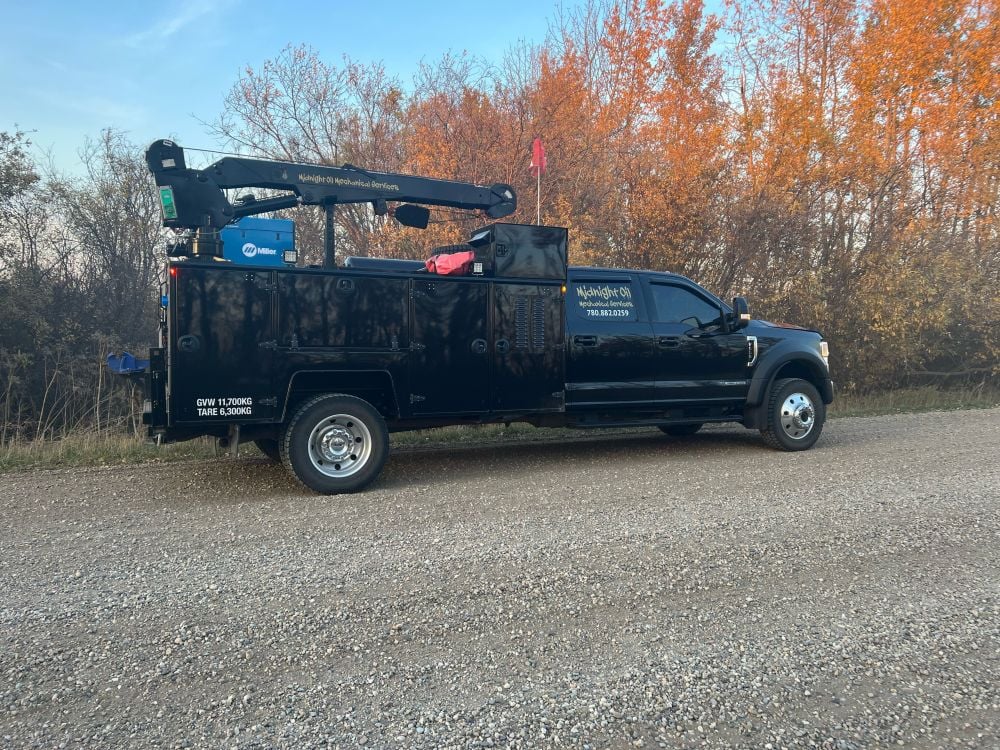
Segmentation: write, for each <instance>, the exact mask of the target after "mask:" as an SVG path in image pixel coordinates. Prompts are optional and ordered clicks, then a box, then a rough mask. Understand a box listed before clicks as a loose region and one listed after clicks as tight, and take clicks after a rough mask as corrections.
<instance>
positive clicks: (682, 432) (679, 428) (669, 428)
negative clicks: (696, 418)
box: [659, 424, 703, 437]
mask: <svg viewBox="0 0 1000 750" xmlns="http://www.w3.org/2000/svg"><path fill="white" fill-rule="evenodd" d="M659 427H660V429H661V430H663V432H665V433H666V434H668V435H670V436H671V437H690V436H691V435H694V434H695V433H696V432H697V431H698V430H700V429H701V428H702V427H703V425H701V424H661V425H660V426H659Z"/></svg>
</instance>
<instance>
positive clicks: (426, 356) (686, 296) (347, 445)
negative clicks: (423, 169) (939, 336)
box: [144, 141, 833, 493]
mask: <svg viewBox="0 0 1000 750" xmlns="http://www.w3.org/2000/svg"><path fill="white" fill-rule="evenodd" d="M147 161H148V162H149V164H150V168H151V170H152V171H153V174H154V176H155V177H156V179H157V184H158V185H160V187H161V201H162V202H163V204H164V206H163V208H164V221H165V224H167V225H168V226H170V222H178V223H179V225H180V226H181V227H183V228H185V229H186V230H187V232H188V234H185V235H184V238H183V239H182V240H181V242H180V249H179V250H175V252H173V255H174V256H175V257H172V258H171V259H170V260H169V262H168V274H167V283H166V289H165V290H164V291H165V294H164V300H165V304H164V306H163V308H162V310H161V327H160V345H159V346H157V347H156V348H154V349H152V350H151V352H150V366H149V371H148V373H147V384H148V386H147V387H148V391H149V394H148V395H149V398H148V402H147V409H146V414H145V415H144V420H145V422H146V423H147V424H148V426H149V431H150V435H151V436H153V437H154V438H156V439H157V440H159V441H167V442H170V441H177V440H186V439H190V438H193V437H196V436H200V435H213V436H216V437H218V438H220V439H222V440H224V441H227V442H228V444H229V445H231V446H232V447H234V448H235V446H238V444H239V443H240V442H241V441H250V440H252V441H254V442H256V443H257V445H258V446H259V447H260V448H261V450H262V451H263V452H264V453H266V454H267V455H269V456H271V457H272V458H274V459H276V460H280V461H282V462H283V463H284V464H285V466H286V467H287V468H288V469H289V470H290V471H291V473H292V474H293V475H294V476H295V477H297V478H298V479H299V480H300V481H301V482H302V483H303V484H305V485H306V486H307V487H309V488H311V489H313V490H315V491H317V492H321V493H337V492H350V491H356V490H359V489H362V488H364V487H365V486H367V485H368V484H370V483H371V482H372V481H373V480H374V479H375V478H376V477H377V476H378V474H379V472H380V471H381V469H382V466H383V464H384V463H385V461H386V458H387V456H388V452H389V441H388V435H389V433H390V432H392V431H401V430H412V429H421V428H427V427H435V426H443V425H453V424H483V423H491V422H492V423H496V422H500V423H508V422H514V421H524V422H528V423H531V424H534V425H537V426H540V427H546V426H574V427H608V426H622V425H651V426H657V427H660V428H661V429H662V430H663V431H665V432H666V433H668V434H670V435H676V436H680V435H690V434H693V433H694V432H696V431H697V430H698V429H699V428H700V427H701V426H702V425H704V424H706V423H710V422H739V423H742V424H744V425H746V426H747V427H750V428H755V429H759V430H760V431H761V433H762V435H763V436H764V440H765V442H767V443H768V444H769V445H771V446H773V447H775V448H779V449H782V450H804V449H807V448H809V447H811V446H812V445H813V444H814V443H815V442H816V440H817V439H818V438H819V436H820V433H821V431H822V429H823V422H824V418H825V411H826V405H827V404H829V403H830V402H831V401H832V399H833V384H832V382H831V380H830V377H829V370H828V351H827V348H826V343H825V342H824V341H823V340H822V337H821V336H820V334H818V333H817V332H815V331H809V330H804V329H799V328H794V327H787V326H778V325H774V324H771V323H766V322H764V321H757V320H752V319H751V317H750V314H749V310H748V307H747V304H746V301H745V300H743V299H742V298H739V297H738V298H736V299H735V300H734V301H733V304H732V305H727V304H726V303H724V302H723V301H722V300H720V299H719V298H717V297H716V296H714V295H713V294H711V293H710V292H708V291H707V290H705V289H703V288H702V287H700V286H698V285H697V284H695V283H694V282H692V281H690V280H688V279H686V278H684V277H681V276H677V275H674V274H669V273H655V272H651V271H631V270H618V269H605V268H582V267H568V265H567V250H568V237H567V232H566V230H565V229H562V228H559V227H547V226H531V225H519V224H507V223H501V222H493V223H490V224H488V225H486V226H484V227H483V228H482V229H480V230H477V231H475V232H473V233H472V236H471V237H470V238H469V240H468V243H466V244H463V245H461V246H458V247H449V248H447V249H446V250H445V252H452V251H456V250H458V251H462V252H467V253H470V254H471V256H472V257H473V258H474V260H473V261H472V262H471V264H470V266H469V272H468V273H467V274H465V275H438V274H434V273H430V272H428V270H427V267H426V266H425V264H423V263H421V262H419V261H405V260H387V259H375V258H348V259H347V260H346V261H345V262H344V264H343V265H342V266H340V267H335V266H333V264H332V263H329V264H327V265H326V266H325V267H322V268H295V267H276V268H248V267H245V266H240V265H237V264H234V263H227V262H223V261H220V259H219V258H220V256H221V252H220V248H219V247H218V240H217V239H216V238H215V237H214V236H213V233H215V232H217V230H218V229H219V228H221V227H222V226H224V225H225V223H226V222H228V221H232V220H233V219H234V216H233V214H240V215H248V213H246V212H245V211H247V210H248V209H253V208H255V207H259V205H260V204H262V203H265V204H268V202H270V203H269V204H268V205H272V206H273V205H275V203H276V201H280V200H285V201H286V203H287V204H289V205H291V203H290V201H291V199H290V198H288V197H286V198H284V199H282V198H270V199H264V200H263V201H256V200H253V199H249V198H248V199H244V200H243V201H242V202H237V203H235V204H233V203H229V201H228V198H225V197H223V200H221V201H220V200H219V199H218V196H219V195H222V190H223V188H228V187H233V185H232V184H230V183H231V182H233V181H234V180H230V179H229V177H227V175H229V174H232V173H233V172H232V166H233V165H231V164H230V165H227V164H221V163H216V165H213V166H212V167H209V168H208V169H207V170H189V169H187V168H186V166H184V164H183V154H182V152H181V151H180V149H179V147H177V146H176V145H175V144H172V143H171V142H169V141H158V142H157V143H154V144H153V146H151V147H150V150H149V152H147ZM224 161H225V160H224ZM236 161H237V162H243V161H253V162H254V166H253V169H252V170H251V171H252V172H253V173H254V174H252V177H253V178H254V179H255V180H257V181H258V182H256V183H254V184H260V183H265V185H264V186H265V187H270V188H272V189H274V188H278V187H280V185H278V184H276V183H281V182H282V179H277V178H272V177H270V176H269V175H271V174H272V172H271V171H268V170H278V171H277V173H278V174H281V173H283V174H285V175H286V176H285V177H284V178H283V185H284V186H285V187H286V189H290V190H292V191H293V195H294V197H295V199H296V201H297V202H302V203H309V202H313V203H322V204H323V205H326V206H328V207H332V206H335V205H337V203H340V202H348V201H349V200H351V198H352V196H351V195H349V194H347V193H346V192H345V188H350V189H352V190H357V191H359V192H358V195H357V196H354V197H357V199H358V200H355V201H354V202H360V200H362V199H364V200H371V201H372V203H373V205H374V206H375V208H376V210H378V209H379V206H378V201H380V200H384V199H390V200H392V199H393V196H394V195H397V194H398V195H402V194H404V193H405V198H403V199H404V200H407V201H411V202H414V203H417V202H424V203H427V204H430V205H454V204H456V203H461V204H464V205H461V206H458V207H463V208H465V207H467V208H476V209H479V210H483V211H486V212H487V215H488V217H490V218H500V217H502V216H503V215H507V214H509V213H510V212H512V211H513V208H514V206H515V205H516V198H515V197H514V194H513V191H512V190H511V189H510V188H509V187H508V186H503V185H495V186H492V187H491V188H483V187H480V186H472V185H465V184H463V183H454V184H450V185H444V187H443V188H441V186H440V185H435V184H433V183H442V182H444V181H436V180H427V179H426V178H415V177H408V179H410V180H414V181H418V182H414V183H412V185H410V187H409V188H408V189H404V188H403V187H402V185H403V184H404V183H403V182H402V180H401V179H397V178H402V177H404V176H393V175H385V174H378V173H371V172H363V171H361V170H358V171H357V172H355V170H357V168H355V167H350V168H349V169H348V170H347V171H348V173H349V174H348V176H347V177H345V178H344V179H345V180H346V181H347V182H349V183H351V184H350V185H347V186H337V192H338V194H337V195H336V196H334V199H332V200H331V198H330V197H329V195H327V196H318V195H317V194H316V193H315V192H313V191H312V190H309V189H304V188H303V181H302V180H299V179H298V178H299V177H301V176H302V174H306V175H308V174H314V175H315V177H314V179H315V180H316V181H315V182H314V181H310V180H307V181H306V184H308V185H309V186H313V185H324V184H331V185H335V184H336V183H335V181H334V179H335V173H336V172H337V170H343V169H344V168H329V167H325V168H320V167H314V166H312V165H288V164H285V163H283V162H262V161H260V160H239V159H237V160H236ZM220 164H221V166H220ZM236 166H237V167H239V169H244V167H245V164H237V165H236ZM300 167H301V168H302V169H303V170H306V169H308V170H321V169H326V170H333V171H332V172H328V173H323V172H321V171H317V172H303V173H302V174H299V175H297V176H293V177H288V171H289V170H293V171H294V170H296V169H299V168H300ZM244 171H246V170H244ZM324 174H326V175H327V176H329V177H330V180H331V181H334V182H331V183H324V182H323V181H322V180H321V179H320V178H321V177H322V176H323V175H324ZM296 180H298V181H296ZM235 181H239V182H244V183H245V182H246V180H245V179H244V178H240V179H239V180H235ZM206 182H207V183H214V184H209V185H208V186H207V188H206V185H205V183H206ZM192 185H193V188H194V189H193V190H192V189H189V188H191V187H192ZM384 185H392V186H394V187H399V188H400V189H399V190H398V191H397V193H396V194H389V195H385V194H384V192H383V194H380V195H375V196H374V197H372V196H373V193H375V192H378V191H384V187H382V186H384ZM243 186H245V185H239V186H238V187H243ZM458 186H463V187H458ZM164 187H166V188H169V189H170V190H169V194H167V193H164V192H163V188H164ZM439 188H440V190H439ZM445 192H447V196H445ZM195 193H200V194H199V195H195ZM473 194H475V195H474V196H473ZM470 196H473V197H470ZM445 200H447V201H449V203H445V202H444V201H445ZM207 203H211V204H212V205H211V206H210V207H209V208H210V209H211V210H206V204H207ZM401 208H402V207H401ZM213 210H214V211H217V212H218V215H217V216H213V215H212V211H213ZM491 212H492V214H493V215H492V216H490V214H491ZM402 213H403V215H404V217H405V216H406V215H407V214H409V217H410V219H411V220H412V219H414V217H415V219H416V221H415V223H416V224H420V223H421V222H424V223H425V217H423V216H421V215H420V214H419V212H418V211H416V210H415V208H414V207H413V206H411V207H410V209H409V211H403V212H402ZM398 214H399V210H398V209H397V218H399V215H398ZM330 257H331V254H329V253H328V259H329V258H330Z"/></svg>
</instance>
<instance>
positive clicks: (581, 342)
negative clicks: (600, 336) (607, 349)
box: [573, 336, 597, 346]
mask: <svg viewBox="0 0 1000 750" xmlns="http://www.w3.org/2000/svg"><path fill="white" fill-rule="evenodd" d="M573 343H574V344H576V345H577V346H597V336H574V337H573Z"/></svg>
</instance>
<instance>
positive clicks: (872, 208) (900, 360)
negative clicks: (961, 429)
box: [218, 0, 1000, 388]
mask: <svg viewBox="0 0 1000 750" xmlns="http://www.w3.org/2000/svg"><path fill="white" fill-rule="evenodd" d="M218 130H219V132H220V133H221V134H222V135H224V136H225V137H226V138H227V139H228V140H229V141H230V143H231V145H233V146H236V147H239V148H242V149H244V150H246V151H248V152H253V153H262V154H267V155H270V156H277V157H283V158H296V159H308V160H316V161H322V162H326V163H339V162H343V161H350V162H352V163H355V164H361V165H363V166H365V167H368V168H371V169H385V170H396V171H410V172H414V173H420V174H427V175H433V176H438V177H446V178H452V179H462V180H470V181H477V182H485V183H492V182H496V181H502V182H509V183H510V184H512V185H513V186H514V187H515V189H516V190H517V191H518V195H519V198H520V202H521V207H520V208H519V210H518V212H517V214H516V215H515V216H514V217H511V220H514V221H523V222H533V221H534V219H535V216H534V204H535V181H534V179H533V178H532V177H531V176H530V175H529V173H528V163H529V158H530V144H531V141H532V139H533V138H535V137H536V136H541V137H542V138H543V139H544V141H545V146H546V150H547V153H548V157H549V158H548V172H547V173H546V174H545V176H544V177H543V179H542V186H541V189H542V196H541V197H542V218H543V221H545V222H547V223H551V224H558V225H562V226H566V227H568V228H569V229H570V231H571V260H572V261H573V262H575V263H597V264H609V265H619V266H635V267H644V268H654V269H663V270H673V271H678V272H681V273H686V274H688V275H691V276H693V277H695V278H696V279H697V280H699V281H702V282H703V283H705V284H706V285H708V286H709V287H711V288H713V289H714V290H715V291H716V292H717V293H719V294H720V295H723V296H728V295H731V294H734V293H746V294H748V295H749V296H750V297H751V300H752V301H753V303H754V305H755V307H756V310H757V312H758V314H760V315H762V316H768V317H772V318H778V319H787V320H794V321H796V322H800V323H803V324H807V325H815V326H817V327H820V328H821V329H823V330H824V332H826V333H827V334H828V336H829V337H830V339H831V341H832V346H833V350H834V352H835V356H834V359H833V367H834V376H835V378H836V379H837V380H839V381H841V382H842V383H845V384H848V385H852V386H855V387H860V388H868V387H885V386H889V385H895V384H898V383H904V382H906V383H925V382H942V380H943V381H944V382H953V381H954V380H955V379H956V378H968V377H976V378H982V377H991V376H994V375H996V374H998V373H1000V364H998V363H1000V345H998V343H997V342H998V341H1000V336H997V335H996V331H997V330H998V329H1000V297H998V292H997V290H998V289H1000V227H998V219H997V200H998V190H1000V19H998V0H954V1H952V2H945V1H944V0H920V1H919V2H918V1H917V0H728V2H727V4H726V6H725V8H724V9H723V11H722V12H721V13H720V14H718V15H713V14H710V13H707V12H706V10H705V7H704V5H703V3H702V2H701V0H675V1H674V2H667V3H662V2H659V1H658V0H590V1H589V2H586V3H585V4H583V5H580V6H577V7H571V8H568V9H567V8H562V9H560V11H559V12H558V15H557V16H556V17H555V18H554V19H552V21H551V24H550V33H549V35H548V38H547V39H545V40H544V41H543V42H541V43H540V44H539V45H538V46H528V45H523V44H522V45H520V46H516V47H513V48H511V49H510V50H509V51H508V52H507V54H506V55H505V56H504V57H503V58H502V59H500V60H484V59H479V58H476V57H474V56H471V55H468V54H461V55H456V54H449V55H445V56H444V57H442V58H441V59H440V60H437V61H433V62H428V63H425V64H423V65H422V66H421V67H420V69H419V70H418V71H417V73H416V75H415V76H414V78H413V80H412V82H409V83H407V84H404V83H402V82H401V81H399V80H396V79H394V78H393V77H391V76H389V75H387V74H386V73H385V71H384V69H383V68H382V67H381V66H380V65H379V64H378V63H377V62H374V63H369V64H365V65H361V64H358V63H355V62H353V61H351V60H346V59H345V60H344V61H343V62H342V63H341V64H340V65H334V64H332V63H330V62H329V61H323V60H321V59H320V58H319V56H318V55H317V54H316V53H315V52H313V51H311V50H308V49H306V48H296V47H290V48H288V49H286V50H285V51H284V52H282V53H281V54H280V55H279V56H278V57H276V58H275V59H274V60H272V61H270V62H268V63H266V64H265V65H264V66H263V67H262V68H261V69H259V70H256V71H254V70H248V71H247V72H246V73H245V75H244V76H243V77H242V78H241V80H240V81H239V82H238V83H237V85H236V86H235V87H234V88H233V91H232V93H231V95H230V97H229V99H228V100H227V103H226V109H225V112H224V114H223V116H222V117H221V118H220V122H219V124H218ZM433 216H434V219H433V220H434V221H435V223H433V224H432V225H431V227H429V229H428V230H427V231H426V232H424V233H422V234H421V233H418V232H415V231H413V230H407V229H403V228H400V227H398V226H396V225H395V224H393V223H392V222H391V221H389V220H387V219H386V218H383V217H375V216H374V215H372V213H371V211H370V210H367V209H365V208H361V207H358V208H356V209H352V210H350V211H344V212H341V213H340V214H339V219H338V227H339V229H338V241H339V242H340V245H341V247H342V248H343V250H344V252H348V253H378V254H382V255H388V256H395V257H424V256H425V255H426V254H427V253H428V252H429V250H430V248H432V247H433V246H435V245H439V244H446V243H450V242H456V241H459V240H460V239H461V238H462V237H463V236H466V232H467V230H468V229H470V228H472V227H473V226H474V225H475V224H476V223H477V222H480V221H482V219H479V218H476V217H468V216H464V217H463V216H459V215H457V214H455V213H452V212H446V211H435V212H434V215H433ZM305 224H306V225H307V229H308V225H309V224H310V222H309V221H308V220H307V221H305ZM314 235H315V232H314V231H313V230H309V231H306V232H304V233H303V237H304V239H305V241H307V242H308V241H309V239H310V237H313V236H314ZM316 236H318V235H316Z"/></svg>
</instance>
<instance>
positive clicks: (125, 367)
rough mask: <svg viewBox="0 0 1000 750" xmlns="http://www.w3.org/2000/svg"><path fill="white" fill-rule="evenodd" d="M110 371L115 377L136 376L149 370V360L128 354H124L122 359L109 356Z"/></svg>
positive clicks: (112, 355)
mask: <svg viewBox="0 0 1000 750" xmlns="http://www.w3.org/2000/svg"><path fill="white" fill-rule="evenodd" d="M108 369H109V370H111V372H113V373H114V374H115V375H135V374H136V373H140V372H145V371H146V370H148V369H149V360H148V359H139V358H137V357H135V356H133V355H131V354H129V353H128V352H122V355H121V356H120V357H117V356H115V355H114V354H109V355H108Z"/></svg>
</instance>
